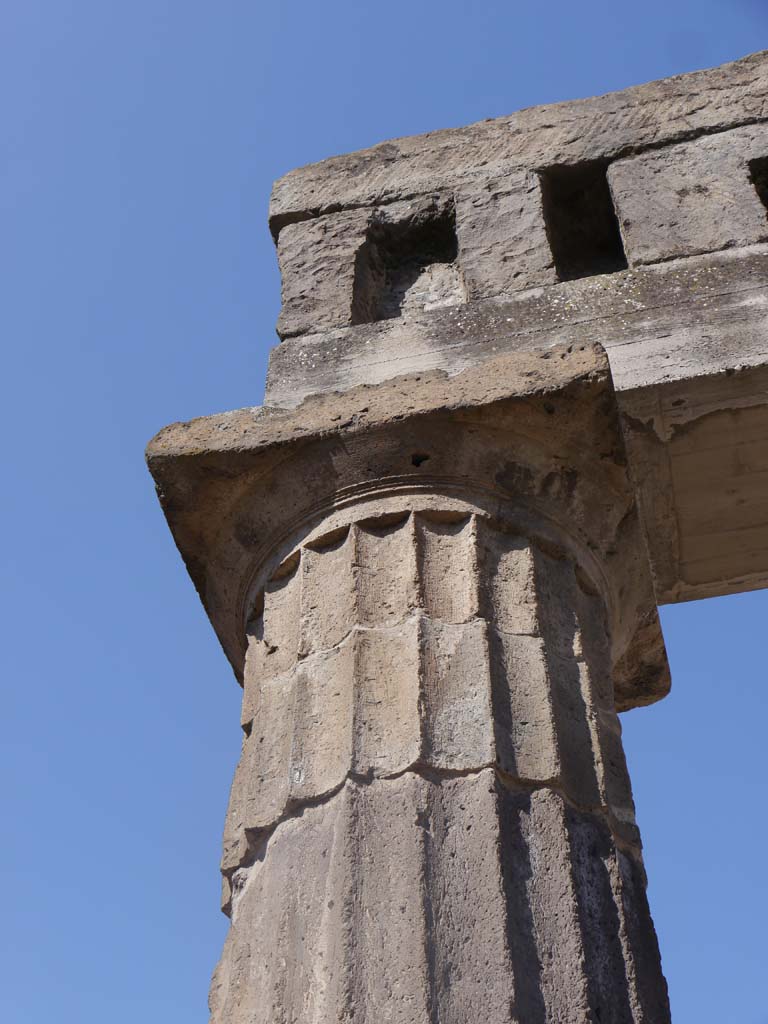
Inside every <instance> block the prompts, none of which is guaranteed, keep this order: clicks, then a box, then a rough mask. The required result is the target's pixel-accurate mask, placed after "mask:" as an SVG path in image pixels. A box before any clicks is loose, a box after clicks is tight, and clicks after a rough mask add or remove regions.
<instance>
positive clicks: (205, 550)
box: [148, 346, 669, 710]
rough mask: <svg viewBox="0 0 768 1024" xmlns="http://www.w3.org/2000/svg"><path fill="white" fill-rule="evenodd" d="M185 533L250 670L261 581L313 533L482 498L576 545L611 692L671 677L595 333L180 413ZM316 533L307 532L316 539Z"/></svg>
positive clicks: (624, 702) (656, 693)
mask: <svg viewBox="0 0 768 1024" xmlns="http://www.w3.org/2000/svg"><path fill="white" fill-rule="evenodd" d="M148 459H149V465H150V468H151V470H152V473H153V475H154V477H155V480H156V483H157V487H158V491H159V494H160V498H161V501H162V504H163V508H164V510H165V513H166V516H167V518H168V521H169V524H170V526H171V529H172V531H173V533H174V537H175V539H176V543H177V544H178V546H179V549H180V551H181V553H182V555H183V557H184V559H185V561H186V563H187V567H188V568H189V571H190V574H191V575H192V578H193V580H194V582H195V585H196V586H197V589H198V591H199V593H200V596H201V598H202V600H203V603H204V604H205V607H206V609H207V611H208V614H209V616H210V618H211V621H212V622H213V625H214V627H215V628H216V631H217V633H218V635H219V638H220V640H221V642H222V645H223V647H224V649H225V651H226V653H227V655H228V657H229V659H230V661H231V663H232V665H233V667H234V669H235V672H236V674H237V675H238V677H239V678H240V679H241V680H242V678H243V667H244V659H245V653H246V646H247V645H246V627H247V623H248V621H249V619H250V618H251V616H252V612H253V607H254V604H255V602H256V601H257V600H258V595H259V593H260V592H261V591H263V588H264V586H265V585H266V584H267V583H268V581H269V580H270V579H271V578H273V577H274V576H275V575H276V574H277V575H278V576H279V575H280V573H281V572H283V571H284V569H283V568H282V567H283V566H284V565H285V564H286V562H290V560H291V559H293V558H295V557H297V555H298V553H299V552H300V551H301V549H302V546H304V545H306V544H307V543H309V544H310V545H311V544H312V543H314V544H315V545H316V544H317V543H318V538H321V537H322V536H330V535H332V534H333V533H334V531H337V530H341V529H345V528H347V527H348V526H349V525H350V523H353V522H360V521H362V520H365V519H371V518H375V517H381V516H384V515H388V514H391V515H395V516H397V515H399V514H401V513H403V512H406V511H413V512H417V511H424V512H425V513H429V512H430V511H431V512H432V513H433V514H451V513H453V514H460V513H464V514H467V515H469V514H473V515H476V516H477V517H478V518H479V519H480V520H483V521H485V522H487V523H489V524H494V525H495V526H497V527H498V528H499V529H502V530H506V531H513V532H517V533H519V534H522V535H525V536H529V537H533V538H535V539H536V540H537V541H538V542H539V543H540V544H541V545H543V546H545V547H547V548H548V549H550V550H555V551H559V552H561V553H562V554H563V555H564V556H567V557H569V558H570V559H572V560H573V562H574V564H575V565H576V566H577V567H578V572H579V573H580V575H581V577H582V578H583V579H584V580H585V581H586V585H587V586H590V587H592V588H594V589H595V590H596V591H599V592H600V593H601V595H602V596H603V598H604V600H605V602H606V606H607V608H608V610H609V616H610V620H611V636H612V645H613V647H612V656H613V670H614V683H615V691H616V703H617V707H618V708H619V709H620V710H621V709H624V708H628V707H633V706H636V705H640V704H647V703H650V702H652V701H654V700H657V699H658V698H659V697H661V696H664V694H665V693H666V692H667V690H668V687H669V681H668V671H667V664H666V657H665V653H664V646H663V640H662V636H661V632H660V628H659V624H658V617H657V612H656V602H655V598H654V594H653V589H652V583H651V577H650V573H649V570H648V565H647V557H646V551H645V546H644V541H643V537H642V532H641V529H640V526H639V522H638V513H637V507H636V502H635V495H634V490H633V487H632V485H631V482H630V480H629V478H628V474H627V466H626V459H625V456H624V445H623V441H622V437H621V432H620V427H619V420H618V415H617V409H616V403H615V398H614V394H613V389H612V385H611V379H610V372H609V368H608V362H607V359H606V357H605V354H604V352H603V351H602V349H600V348H599V347H596V346H595V347H591V346H585V347H581V348H578V349H572V348H570V347H563V348H555V349H550V350H548V351H545V352H536V353H530V352H520V353H512V354H507V355H504V356H502V357H499V358H498V359H496V360H494V361H492V362H486V363H485V364H483V366H482V367H479V368H470V369H467V370H465V371H464V372H462V373H459V374H457V375H455V376H453V377H449V376H447V375H446V374H444V373H442V372H439V371H436V372H432V373H425V374H419V375H415V376H405V377H400V378H397V379H395V380H392V381H388V382H385V383H383V384H379V385H375V386H362V387H358V388H354V389H352V390H350V391H348V392H346V393H344V394H331V395H322V396H317V397H315V398H311V399H308V400H306V401H305V402H304V403H303V404H302V405H301V406H299V407H298V408H297V409H294V410H277V409H270V408H268V407H267V408H255V409H243V410H239V411H237V412H232V413H225V414H222V415H217V416H211V417H206V418H204V419H200V420H194V421H192V422H191V423H187V424H174V425H172V426H170V427H167V428H166V429H165V430H163V431H161V432H160V433H159V434H158V435H157V437H156V438H155V439H154V440H153V441H152V442H151V444H150V446H149V449H148ZM313 538H314V540H313Z"/></svg>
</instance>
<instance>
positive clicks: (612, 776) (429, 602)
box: [222, 512, 638, 903]
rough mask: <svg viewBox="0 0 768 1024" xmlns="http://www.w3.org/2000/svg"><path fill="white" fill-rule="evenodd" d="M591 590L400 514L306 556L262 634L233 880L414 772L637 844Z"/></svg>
mask: <svg viewBox="0 0 768 1024" xmlns="http://www.w3.org/2000/svg"><path fill="white" fill-rule="evenodd" d="M592 590H593V588H591V587H588V588H587V589H585V588H584V586H583V585H582V583H580V582H579V573H578V572H577V570H576V567H575V566H574V564H573V562H572V561H571V560H570V559H568V558H566V557H564V556H563V555H562V553H560V552H554V553H553V552H551V551H544V550H543V549H542V548H541V546H540V545H538V544H537V543H536V542H534V541H532V540H531V539H530V538H527V537H523V536H519V535H516V534H514V533H509V532H507V531H505V530H502V529H500V528H498V527H497V526H496V525H494V524H493V523H490V522H488V521H486V520H485V519H483V518H482V517H479V516H476V515H474V514H473V515H469V514H465V515H461V514H458V513H456V512H451V513H446V514H445V515H442V516H441V515H439V514H437V513H434V512H433V513H430V514H429V515H428V514H423V513H416V514H409V513H407V512H402V513H400V514H398V515H394V516H387V517H382V518H379V519H376V520H364V521H360V522H356V523H353V524H351V525H350V526H349V527H346V528H341V529H338V530H334V531H333V532H332V533H331V534H330V535H328V536H326V537H325V538H320V539H319V540H317V539H316V540H314V541H311V542H310V543H308V544H305V545H304V547H303V548H302V549H301V550H300V551H298V552H297V553H296V554H295V555H294V556H292V558H291V559H290V560H289V561H288V562H287V563H284V565H283V566H282V567H281V569H280V570H279V571H278V574H277V577H276V578H273V579H272V580H271V581H270V582H268V583H267V584H266V586H265V588H264V591H263V595H262V596H261V597H260V599H259V601H258V602H257V606H256V613H255V615H254V617H253V619H252V620H251V622H250V624H249V628H248V634H249V636H248V655H247V659H246V670H245V687H244V691H245V692H244V697H243V718H242V721H243V726H244V729H245V732H246V736H245V740H244V744H243V753H242V757H241V760H240V763H239V765H238V768H237V772H236V776H235V781H234V784H233V787H232V794H231V799H230V807H229V811H228V815H227V825H226V829H225V841H224V857H223V862H222V869H223V871H224V873H225V876H227V877H230V876H231V875H232V874H233V872H234V871H235V870H236V869H237V868H238V867H239V866H241V865H242V864H244V863H248V861H249V860H250V859H252V857H253V850H254V848H255V846H256V845H258V842H259V841H260V837H262V836H263V835H264V834H265V833H268V832H269V831H270V830H272V829H274V827H275V826H276V825H277V823H278V822H279V821H281V820H282V819H283V818H285V817H286V816H288V815H291V814H294V813H295V812H296V811H297V809H299V808H301V807H302V806H305V805H308V804H312V803H316V802H317V801H319V800H322V799H324V798H326V797H327V796H328V795H329V794H331V793H334V792H336V791H338V790H339V789H340V788H341V787H342V786H343V785H344V783H345V780H347V779H349V778H358V779H373V778H386V777H393V776H397V775H400V774H402V773H404V772H406V771H407V770H409V769H414V768H419V769H430V770H438V771H443V772H453V773H457V772H470V771H478V770H480V769H483V768H485V767H487V766H493V767H495V768H496V769H497V771H499V772H501V773H503V775H504V776H505V777H507V778H508V779H509V780H516V781H517V783H518V784H522V785H526V786H541V785H545V784H546V785H550V786H554V787H556V788H557V789H559V790H560V791H561V792H562V793H563V794H564V796H565V797H566V798H567V799H568V800H569V801H570V803H571V804H572V805H573V806H578V807H581V808H586V809H591V810H594V811H596V812H599V813H601V814H602V815H603V816H604V817H605V818H606V820H607V821H608V822H609V824H610V826H611V828H612V830H613V832H614V834H615V836H616V837H617V839H618V840H619V841H620V842H622V843H628V844H637V843H638V836H637V831H636V828H635V825H634V816H633V804H632V797H631V791H630V786H629V780H628V777H627V773H626V766H625V763H624V756H623V751H622V748H621V740H620V727H619V723H618V718H617V716H616V713H615V709H614V706H613V693H612V685H611V678H610V653H609V643H608V637H607V633H606V624H605V610H604V606H603V602H602V600H601V598H600V596H599V595H596V594H595V593H594V592H592ZM226 902H228V896H225V903H226Z"/></svg>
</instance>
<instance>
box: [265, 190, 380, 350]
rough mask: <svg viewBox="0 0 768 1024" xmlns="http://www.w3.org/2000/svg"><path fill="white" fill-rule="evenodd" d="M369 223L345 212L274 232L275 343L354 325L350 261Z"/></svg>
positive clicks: (360, 214)
mask: <svg viewBox="0 0 768 1024" xmlns="http://www.w3.org/2000/svg"><path fill="white" fill-rule="evenodd" d="M369 219H370V214H369V212H368V211H367V210H350V211H346V212H344V213H333V214H330V215H328V216H327V217H318V218H316V219H314V220H304V221H300V222H299V223H296V224H288V225H287V226H286V227H285V228H284V229H283V230H282V231H281V232H280V238H279V240H278V244H277V258H278V262H279V264H280V274H281V279H282V297H283V304H282V309H281V311H280V317H279V319H278V321H277V333H278V334H279V335H280V337H281V338H289V337H292V336H293V335H296V334H304V333H305V332H307V331H322V330H323V329H328V328H332V327H346V326H348V325H349V324H351V323H354V318H353V305H354V295H355V268H356V258H357V254H358V252H359V250H360V248H361V247H362V246H363V244H364V243H365V233H366V229H367V225H368V221H369Z"/></svg>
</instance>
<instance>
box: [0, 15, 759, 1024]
mask: <svg viewBox="0 0 768 1024" xmlns="http://www.w3.org/2000/svg"><path fill="white" fill-rule="evenodd" d="M0 46H1V47H2V60H0V104H2V108H3V109H2V126H3V129H2V149H3V159H2V162H1V164H0V169H1V173H2V184H1V185H0V209H2V230H1V232H0V239H1V241H0V258H1V259H2V269H1V271H0V281H1V282H2V285H1V288H2V296H3V297H2V302H1V303H0V316H1V317H2V327H3V335H2V336H3V369H4V372H3V376H2V388H3V399H2V403H0V405H1V406H2V416H3V420H4V425H3V436H4V437H5V438H6V442H7V444H6V449H5V456H4V460H3V461H4V473H3V476H4V480H5V484H6V486H5V488H4V496H3V502H2V506H1V508H2V515H3V518H4V537H5V543H4V545H3V553H2V561H3V578H4V585H3V588H2V591H1V592H0V601H2V622H3V626H4V640H3V643H2V683H3V688H4V689H3V693H4V699H3V717H2V721H3V743H2V755H1V756H2V761H3V764H2V770H3V776H4V779H5V785H4V787H3V803H4V806H3V826H4V841H3V843H2V844H1V845H0V867H1V868H2V878H3V900H2V906H3V918H4V923H3V936H2V938H3V953H2V956H1V957H0V965H2V968H1V969H2V972H3V977H2V979H1V981H0V1020H2V1021H3V1022H4V1024H5V1022H8V1024H16V1022H19V1024H22V1022H23V1024H43V1022H45V1024H48V1022H50V1021H56V1022H57V1024H59V1022H60V1024H104V1022H105V1021H109V1022H110V1024H136V1022H137V1021H142V1022H145V1021H146V1022H151V1021H162V1022H163V1024H182V1022H183V1024H191V1022H195V1021H199V1022H204V1021H205V1020H206V1019H207V1013H206V994H207V987H208V980H209V975H210V972H211V970H212V968H213V966H214V963H215V961H216V959H217V957H218V954H219V950H220V947H221V944H222V941H223V938H224V933H225V926H226V921H225V919H224V917H223V916H221V914H220V913H219V911H218V909H217V902H218V895H219V883H218V872H217V864H218V858H219V841H220V831H221V825H222V820H223V814H224V808H225V803H226V798H227V792H228V786H229V781H230V777H231V773H232V769H233V766H234V763H235V760H236V757H237V753H238V748H239V743H240V733H239V728H238V701H239V691H238V688H237V686H236V684H235V682H234V680H233V678H232V677H231V675H230V671H229V668H228V666H227V663H226V662H225V659H224V657H223V655H222V653H221V651H220V650H219V648H218V645H217V643H216V640H215V638H214V635H213V632H212V630H211V629H210V627H209V626H208V623H207V620H206V619H205V616H204V615H203V612H202V609H201V607H200V605H199V603H198V600H197V597H196V595H195V592H194V589H193V587H192V586H191V584H190V582H189V581H188V579H187V577H186V575H185V573H184V570H183V567H182V564H181V561H180V559H179V557H178V555H177V553H176V551H175V549H174V547H173V544H172V541H171V538H170V535H169V533H168V531H167V528H166V526H165V523H164V521H163V518H162V516H161V514H160V510H159V507H158V505H157V502H156V499H155V495H154V491H153V488H152V485H151V482H150V478H149V476H148V474H147V472H146V470H145V468H144V463H143V448H144V445H145V443H146V441H147V440H148V438H149V437H150V436H151V435H152V434H153V433H154V432H155V431H156V430H158V429H159V428H160V427H161V426H163V425H164V424H165V423H167V422H170V421H172V420H178V419H187V418H190V417H192V416H198V415H201V414H204V413H211V412H215V411H220V410H223V409H230V408H234V407H238V406H244V405H254V404H258V403H259V402H260V401H261V398H262V393H263V390H262V389H263V381H264V373H265V366H266V357H267V352H268V349H269V347H270V346H271V345H272V344H274V343H275V341H276V338H275V335H274V329H273V325H274V322H275V319H276V316H277V312H278V302H279V283H278V277H277V272H276V266H275V259H274V251H273V247H272V243H271V240H270V238H269V235H268V232H267V227H266V211H267V200H268V196H269V190H270V185H271V182H272V180H273V179H274V178H276V177H278V176H279V175H281V174H283V173H284V172H285V171H287V170H289V169H291V168H292V167H294V166H297V165H299V164H303V163H307V162H309V161H312V160H318V159H321V158H322V157H325V156H328V155H331V154H333V153H337V152H343V151H346V150H351V149H356V148H359V147H361V146H367V145H369V144H371V143H374V142H377V141H379V140H381V139H385V138H388V137H392V136H398V135H405V134H411V133H417V132H423V131H426V130H428V129H433V128H439V127H443V126H449V125H460V124H463V123H467V122H470V121H474V120H478V119H480V118H485V117H493V116H496V115H500V114H506V113H509V112H511V111H513V110H515V109H516V108H518V107H522V106H527V105H531V104H535V103H544V102H548V101H552V100H561V99H570V98H573V97H577V96H585V95H590V94H594V93H598V92H605V91H608V90H611V89H617V88H621V87H623V86H627V85H631V84H633V83H637V82H641V81H645V80H648V79H652V78H658V77H663V76H665V75H669V74H673V73H676V72H681V71H687V70H693V69H695V68H701V67H706V66H709V65H714V64H718V63H721V62H723V61H726V60H730V59H733V58H736V57H740V56H742V55H744V54H745V53H748V52H750V51H753V50H758V49H761V48H765V47H768V4H766V2H765V0H752V2H749V0H720V2H715V0H672V2H670V0H664V2H661V0H645V2H643V3H622V2H619V0H614V2H612V3H606V2H597V0H584V2H581V3H573V0H568V2H565V0H550V2H549V3H547V4H529V3H526V4H523V3H517V2H514V0H504V2H498V0H490V2H477V3H472V4H470V3H468V2H464V3H460V2H458V0H440V2H438V0H425V2H413V0H409V2H403V0H388V2H387V3H379V4H370V3H366V2H364V0H357V2H349V0H344V2H339V0H326V2H324V3H323V2H318V0H314V2H307V0H294V2H293V3H290V4H289V3H286V4H284V5H282V6H280V5H278V4H263V3H258V2H245V0H240V2H234V0H220V2H218V3H212V2H208V3H202V2H199V0H184V2H182V0H130V2H129V0H123V2H116V0H48V2H41V0H6V3H5V4H4V7H3V13H2V43H0ZM767 615H768V597H767V596H766V593H761V594H754V595H746V596H740V597H735V598H730V599H724V600H719V601H713V602H699V603H696V604H691V605H687V606H679V607H675V608H668V609H665V611H664V614H663V621H664V627H665V631H666V636H667V643H668V648H669V653H670V658H671V662H672V668H673V675H674V691H673V695H672V696H671V697H670V698H669V699H668V700H667V701H665V702H663V703H662V704H660V705H658V706H656V707H655V708H653V709H649V710H644V711H637V712H634V713H632V714H631V715H629V716H626V717H625V719H624V723H625V735H626V744H627V750H628V755H629V760H630V767H631V770H632V775H633V779H634V784H635V794H636V798H637V804H638V812H639V818H640V824H641V827H642V829H643V834H644V838H645V844H646V859H647V865H648V869H649V874H650V878H651V887H650V897H651V901H652V908H653V911H654V916H655V919H656V923H657V927H658V931H659V934H660V939H661V944H662V951H663V956H664V964H665V970H666V974H667V977H668V979H669V983H670V989H671V996H672V1006H673V1015H674V1020H675V1024H709V1022H711V1024H729V1022H738V1024H766V1022H768V995H767V994H766V972H767V970H768V966H767V963H766V961H767V960H768V957H766V950H765V945H766V940H765V931H766V919H767V917H768V892H767V889H766V870H765V864H764V861H765V856H766V854H765V850H766V844H767V843H768V825H766V794H765V782H766V764H765V750H766V740H765V736H766V728H767V723H766V718H768V697H767V696H766V643H765V633H766V616H767Z"/></svg>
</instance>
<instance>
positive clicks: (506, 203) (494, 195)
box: [313, 173, 557, 333]
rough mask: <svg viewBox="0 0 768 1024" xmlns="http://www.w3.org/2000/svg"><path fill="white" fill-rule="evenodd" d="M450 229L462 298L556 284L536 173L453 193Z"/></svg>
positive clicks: (495, 294) (472, 185)
mask: <svg viewBox="0 0 768 1024" xmlns="http://www.w3.org/2000/svg"><path fill="white" fill-rule="evenodd" d="M456 230H457V235H458V246H459V266H460V268H461V273H462V276H463V278H464V284H465V288H466V296H467V299H486V298H489V297H492V296H497V295H507V294H509V293H510V292H515V291H521V290H522V289H525V288H534V287H536V286H538V285H544V284H554V283H555V281H557V274H556V272H555V268H554V264H553V261H552V253H551V251H550V248H549V242H548V240H547V232H546V229H545V226H544V216H543V212H542V201H541V187H540V184H539V178H538V176H537V175H536V174H533V173H527V174H514V173H513V174H510V175H506V176H505V177H503V178H500V179H498V180H485V181H481V182H477V183H472V184H466V185H464V186H463V187H461V188H460V189H458V190H457V197H456ZM314 330H316V328H315V329H314ZM314 330H313V333H314Z"/></svg>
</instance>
